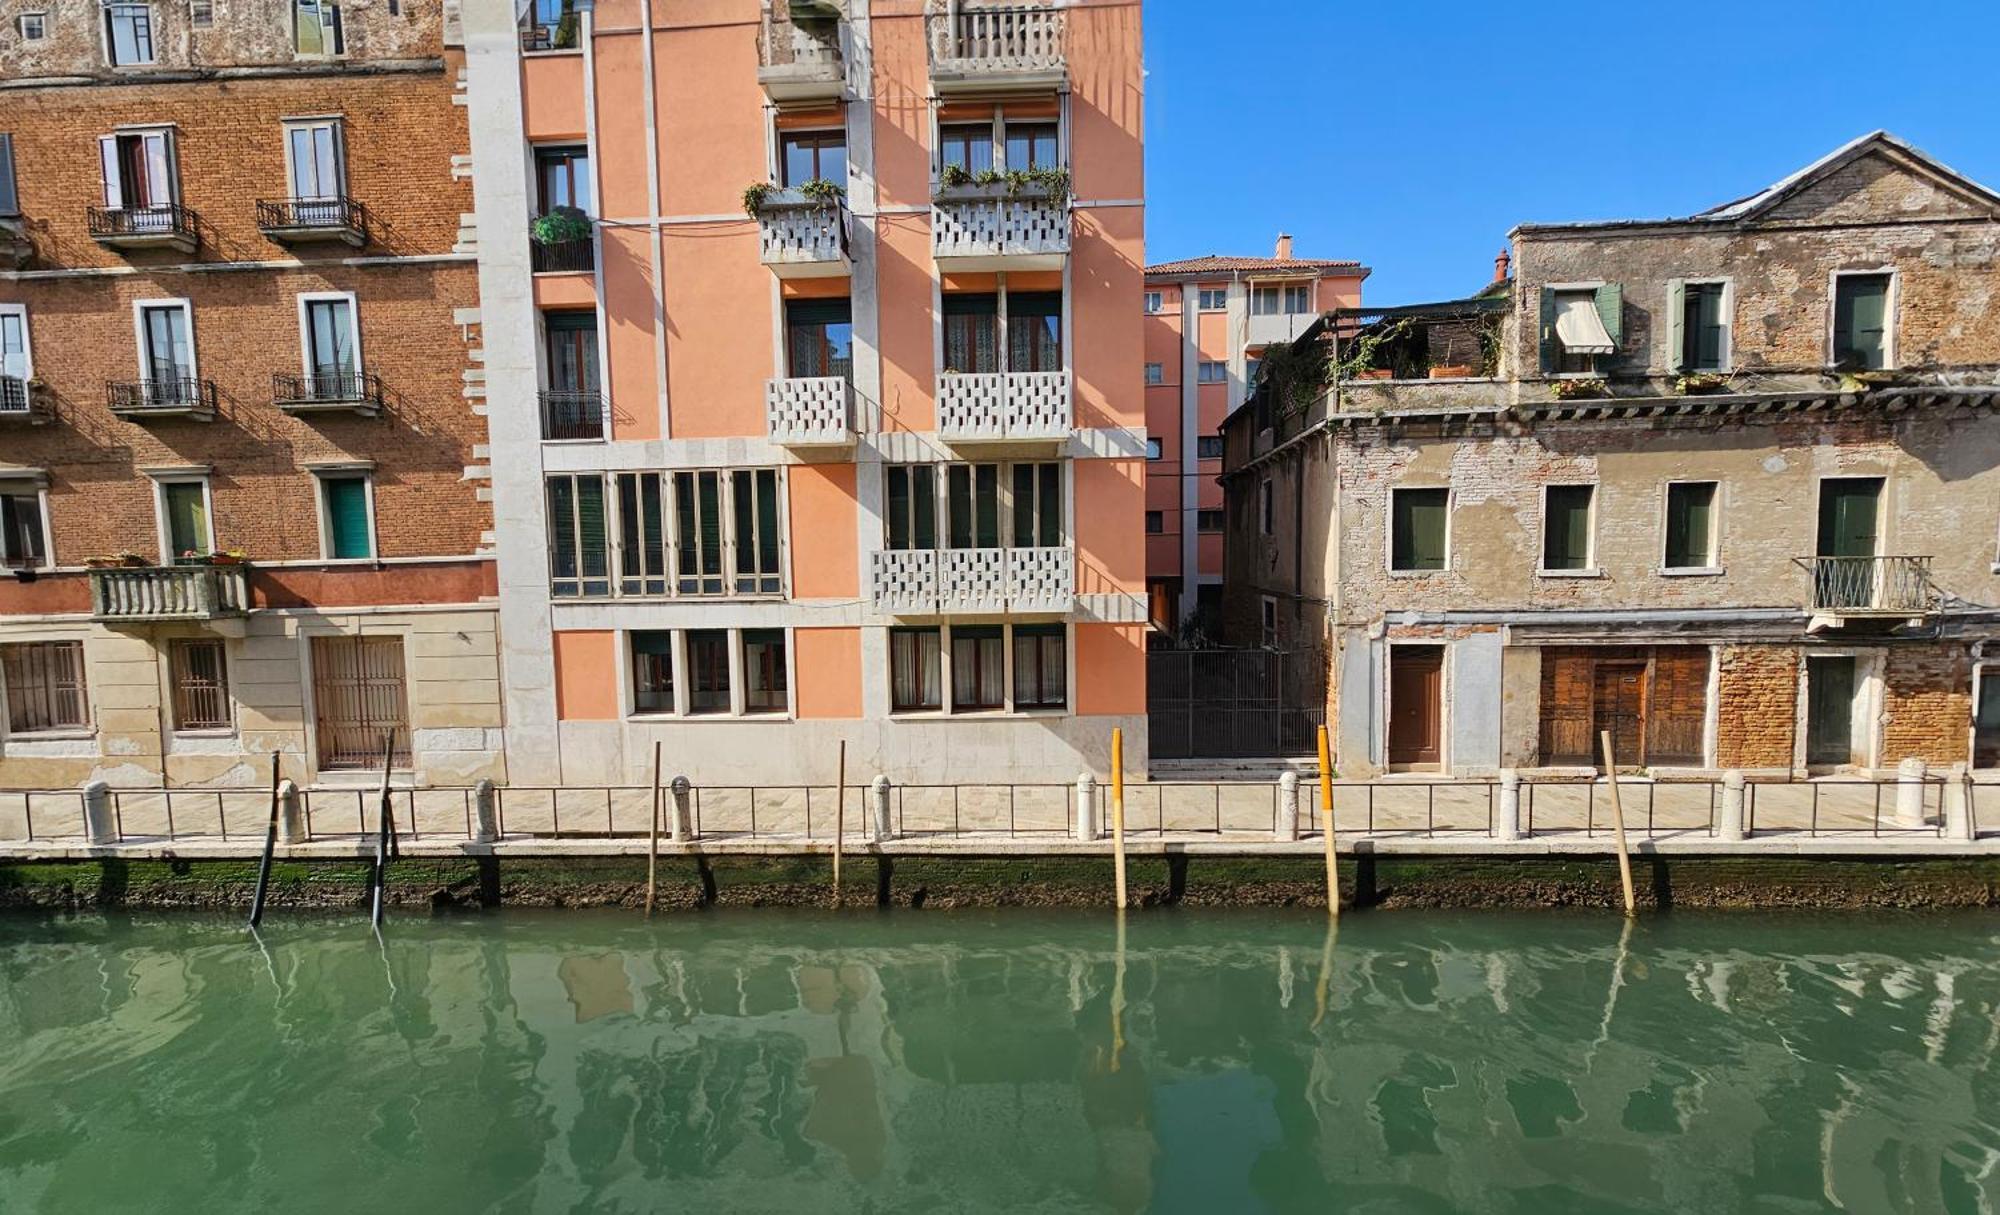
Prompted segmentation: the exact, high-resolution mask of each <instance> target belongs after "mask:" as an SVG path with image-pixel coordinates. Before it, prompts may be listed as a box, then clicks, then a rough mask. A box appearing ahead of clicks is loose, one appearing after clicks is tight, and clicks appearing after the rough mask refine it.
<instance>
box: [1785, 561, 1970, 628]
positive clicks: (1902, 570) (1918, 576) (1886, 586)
mask: <svg viewBox="0 0 2000 1215" xmlns="http://www.w3.org/2000/svg"><path fill="white" fill-rule="evenodd" d="M1799 564H1800V565H1803V566H1805V567H1806V569H1807V571H1808V572H1810V573H1811V575H1812V602H1811V605H1810V607H1811V610H1812V611H1814V612H1818V613H1822V614H1831V615H1836V616H1909V615H1921V614H1923V613H1926V612H1929V611H1930V610H1931V609H1932V607H1933V606H1934V605H1935V602H1936V598H1937V596H1936V593H1935V591H1934V590H1933V589H1932V586H1931V559H1930V558H1929V557H1801V558H1799Z"/></svg>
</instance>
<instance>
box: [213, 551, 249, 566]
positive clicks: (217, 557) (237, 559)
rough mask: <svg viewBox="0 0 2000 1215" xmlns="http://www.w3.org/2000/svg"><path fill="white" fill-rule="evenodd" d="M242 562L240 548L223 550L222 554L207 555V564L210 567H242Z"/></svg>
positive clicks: (242, 556) (242, 557)
mask: <svg viewBox="0 0 2000 1215" xmlns="http://www.w3.org/2000/svg"><path fill="white" fill-rule="evenodd" d="M243 561H244V554H243V550H242V549H240V548H232V549H225V550H223V551H222V552H219V553H210V554H209V555H208V563H209V564H210V565H242V564H243Z"/></svg>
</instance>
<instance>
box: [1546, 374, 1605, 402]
mask: <svg viewBox="0 0 2000 1215" xmlns="http://www.w3.org/2000/svg"><path fill="white" fill-rule="evenodd" d="M1553 391H1554V392H1555V394H1556V400H1558V401H1579V400H1588V399H1591V398H1594V397H1603V396H1609V395H1611V390H1610V385H1608V384H1606V383H1605V382H1604V378H1603V377H1602V376H1594V375H1593V376H1583V377H1580V378H1578V379H1574V380H1557V381H1556V382H1555V388H1554V389H1553Z"/></svg>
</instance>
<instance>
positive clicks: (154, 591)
mask: <svg viewBox="0 0 2000 1215" xmlns="http://www.w3.org/2000/svg"><path fill="white" fill-rule="evenodd" d="M249 610H250V568H249V567H248V566H246V565H240V564H239V565H157V566H135V567H129V568H127V567H121V568H115V569H95V570H91V571H90V615H91V618H92V619H93V620H101V621H106V622H116V621H132V622H142V621H155V620H216V619H219V618H221V617H225V616H241V615H243V614H244V613H245V612H247V611H249Z"/></svg>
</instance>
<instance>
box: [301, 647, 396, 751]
mask: <svg viewBox="0 0 2000 1215" xmlns="http://www.w3.org/2000/svg"><path fill="white" fill-rule="evenodd" d="M405 669H406V668H405V666H404V663H403V639H402V638H401V637H399V636H381V635H367V636H364V635H361V634H356V633H340V634H332V635H326V636H319V637H314V638H313V639H312V680H313V687H312V705H313V718H314V722H313V725H314V740H315V749H316V751H317V754H318V758H319V766H320V768H321V769H322V770H325V769H333V768H346V769H363V770H366V769H371V768H372V769H374V770H376V771H378V772H379V771H380V770H381V766H382V736H383V735H385V734H386V735H388V736H389V740H390V752H389V762H390V764H391V765H392V766H393V767H397V768H408V767H409V766H410V707H409V699H410V698H409V687H408V684H407V683H406V681H405V680H404V677H403V673H404V671H405Z"/></svg>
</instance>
